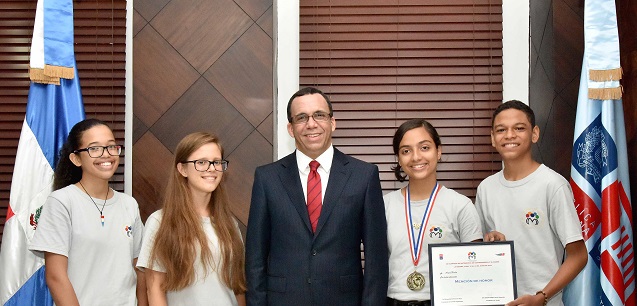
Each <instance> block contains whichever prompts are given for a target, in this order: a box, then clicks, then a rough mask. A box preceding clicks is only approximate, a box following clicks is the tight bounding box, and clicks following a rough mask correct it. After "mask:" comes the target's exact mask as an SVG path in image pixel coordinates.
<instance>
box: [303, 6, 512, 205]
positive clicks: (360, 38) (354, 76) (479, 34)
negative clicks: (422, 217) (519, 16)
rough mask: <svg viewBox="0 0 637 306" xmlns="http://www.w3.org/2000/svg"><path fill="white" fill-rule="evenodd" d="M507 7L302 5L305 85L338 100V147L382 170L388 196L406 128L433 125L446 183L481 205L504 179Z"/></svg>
mask: <svg viewBox="0 0 637 306" xmlns="http://www.w3.org/2000/svg"><path fill="white" fill-rule="evenodd" d="M501 10H502V2H501V1H461V0H459V1H447V2H444V3H443V2H440V1H380V2H379V1H371V2H365V3H363V2H360V1H346V0H338V1H336V0H332V1H318V0H315V1H302V2H301V38H300V39H301V47H300V56H301V62H300V65H301V80H300V82H301V85H302V86H316V87H318V88H320V89H322V90H323V91H324V92H326V93H328V94H329V95H330V98H331V100H332V102H333V107H334V117H335V119H336V121H337V129H336V132H335V133H334V145H335V146H337V147H339V148H340V149H341V150H343V151H344V152H345V153H348V154H351V155H353V156H354V157H357V158H360V159H362V160H365V161H368V162H371V163H375V164H377V165H378V166H379V169H380V171H381V174H380V175H381V184H382V187H383V188H384V189H386V190H389V189H395V188H396V187H397V186H398V184H397V183H396V179H395V177H394V176H393V173H392V171H391V166H393V165H395V164H396V159H395V156H394V154H393V151H392V148H391V142H392V137H393V134H394V132H395V131H396V128H397V127H398V126H399V125H400V124H401V123H402V122H404V121H406V120H408V119H412V118H425V119H427V120H429V121H430V122H431V123H432V124H433V125H434V126H435V127H436V128H437V129H438V132H439V133H440V135H441V138H442V143H443V146H442V152H443V155H442V160H443V162H441V163H440V164H439V165H438V177H439V179H440V181H442V183H443V184H444V185H445V186H447V187H450V188H454V189H456V190H457V191H459V192H461V193H463V194H465V195H467V196H470V197H473V196H475V189H476V187H477V186H478V184H479V183H480V181H481V180H482V179H484V178H485V177H486V176H488V175H489V174H492V173H493V172H495V171H497V170H499V169H500V168H501V163H500V162H499V160H500V158H499V155H498V154H497V153H496V152H495V151H494V150H493V149H492V148H491V142H490V138H489V133H490V125H491V114H492V112H493V109H494V108H495V107H497V105H499V104H500V103H501V102H502V12H501Z"/></svg>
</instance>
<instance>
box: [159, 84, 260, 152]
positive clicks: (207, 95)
mask: <svg viewBox="0 0 637 306" xmlns="http://www.w3.org/2000/svg"><path fill="white" fill-rule="evenodd" d="M254 129H255V127H254V126H252V125H250V123H249V122H248V121H247V120H246V118H244V116H242V114H241V113H240V112H238V111H237V110H236V109H235V108H234V107H232V104H230V103H229V102H228V101H227V100H226V99H225V98H224V97H223V95H221V94H220V93H219V92H218V91H217V89H216V88H215V87H214V86H212V85H211V84H210V83H208V81H206V79H204V78H203V77H200V78H199V80H197V82H195V84H193V85H192V87H190V88H189V89H188V91H186V92H185V93H184V95H183V96H182V97H181V98H180V99H179V100H177V101H176V102H175V104H174V105H173V107H171V108H170V109H169V110H168V111H166V112H165V113H164V114H163V115H162V117H161V119H160V120H158V121H157V123H155V124H154V125H153V127H151V129H150V130H151V131H152V132H153V134H154V135H155V136H156V137H157V138H158V139H160V140H161V142H162V143H163V144H164V145H165V146H166V147H167V148H168V149H169V150H170V151H171V152H172V151H173V150H174V149H175V148H176V147H177V143H179V141H180V140H181V139H182V138H183V137H184V136H186V135H188V134H190V133H192V132H193V131H209V132H213V133H215V134H216V135H217V136H219V139H220V140H221V144H222V145H223V148H224V151H225V153H226V154H229V153H231V152H232V151H234V149H235V148H236V147H237V146H239V144H241V142H242V141H243V140H244V139H245V138H246V137H248V135H249V134H250V133H251V132H252V131H254Z"/></svg>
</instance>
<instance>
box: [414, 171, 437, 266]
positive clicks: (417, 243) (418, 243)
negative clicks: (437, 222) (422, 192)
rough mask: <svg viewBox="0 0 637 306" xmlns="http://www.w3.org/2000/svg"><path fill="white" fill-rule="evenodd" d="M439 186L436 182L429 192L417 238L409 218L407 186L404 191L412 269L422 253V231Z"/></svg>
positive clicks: (423, 237)
mask: <svg viewBox="0 0 637 306" xmlns="http://www.w3.org/2000/svg"><path fill="white" fill-rule="evenodd" d="M439 187H440V185H439V184H438V182H436V186H434V189H433V190H432V191H431V194H430V195H429V200H428V201H427V207H425V213H424V214H423V217H422V221H420V229H419V231H418V237H416V236H415V233H414V227H413V225H412V224H413V223H412V220H413V219H412V218H411V197H410V195H409V185H407V188H406V190H405V219H406V220H405V221H406V222H407V235H408V236H409V246H410V250H411V260H412V261H413V263H414V267H415V266H417V265H418V262H419V261H420V253H421V251H422V245H423V241H424V240H425V235H424V234H423V230H424V229H425V228H426V227H427V223H428V222H429V216H431V212H432V211H433V208H434V203H435V201H436V197H437V196H438V191H440V188H439Z"/></svg>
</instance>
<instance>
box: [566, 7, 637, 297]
mask: <svg viewBox="0 0 637 306" xmlns="http://www.w3.org/2000/svg"><path fill="white" fill-rule="evenodd" d="M584 31H585V33H584V36H585V43H586V45H585V51H584V61H583V65H582V77H581V80H580V91H579V97H578V104H577V114H576V120H575V136H574V141H573V155H572V160H571V181H570V183H571V187H572V189H573V195H574V196H575V203H574V205H575V209H576V210H577V213H578V216H579V219H580V224H581V226H582V234H583V236H584V241H585V242H586V248H587V250H588V255H589V256H588V263H587V265H586V267H585V268H584V270H582V272H581V273H580V274H579V275H578V276H577V277H576V278H575V279H574V280H573V281H572V282H571V283H570V284H569V285H568V286H567V288H566V289H565V290H564V295H563V300H564V304H565V305H567V306H570V305H578V306H580V305H582V306H586V305H590V306H598V305H606V306H609V305H613V306H618V305H629V306H634V305H635V254H634V248H633V243H634V242H633V241H634V239H633V235H634V233H633V230H632V229H633V226H632V224H633V220H632V205H631V199H630V183H629V173H628V156H627V148H626V128H625V125H624V111H623V107H622V100H621V87H620V86H619V79H620V78H621V68H620V65H619V39H618V36H617V18H616V13H615V2H614V0H586V3H585V13H584Z"/></svg>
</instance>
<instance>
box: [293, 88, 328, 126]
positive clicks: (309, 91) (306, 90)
mask: <svg viewBox="0 0 637 306" xmlns="http://www.w3.org/2000/svg"><path fill="white" fill-rule="evenodd" d="M313 94H319V95H321V96H323V98H324V99H325V101H326V102H327V107H328V108H329V109H330V117H331V116H333V115H334V110H333V109H332V102H331V101H330V98H328V97H327V95H326V94H324V93H323V92H322V91H320V90H318V89H316V88H314V87H305V88H301V89H300V90H299V91H297V92H295V93H294V94H293V95H292V97H291V98H290V100H289V101H288V122H290V123H292V113H291V109H292V101H293V100H294V99H296V98H297V97H301V96H305V95H313ZM308 115H312V114H308Z"/></svg>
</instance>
